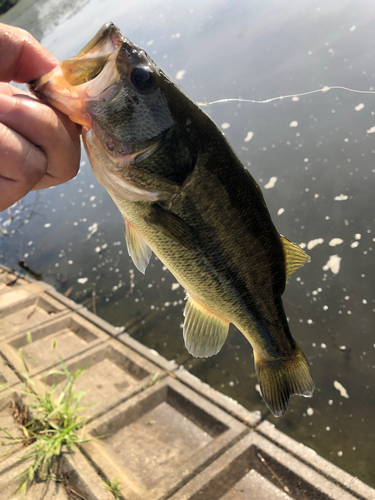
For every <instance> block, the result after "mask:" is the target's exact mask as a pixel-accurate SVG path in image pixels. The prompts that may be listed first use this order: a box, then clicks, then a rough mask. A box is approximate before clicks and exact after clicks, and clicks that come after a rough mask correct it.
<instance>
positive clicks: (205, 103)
mask: <svg viewBox="0 0 375 500" xmlns="http://www.w3.org/2000/svg"><path fill="white" fill-rule="evenodd" d="M337 89H338V90H346V91H348V92H355V93H357V94H375V90H357V89H350V88H348V87H342V86H340V85H333V86H332V87H328V85H325V86H324V87H322V88H321V89H316V90H309V91H308V92H301V93H300V94H289V95H281V96H278V97H271V98H270V99H264V100H263V101H256V100H254V99H241V98H233V99H218V100H217V101H211V102H197V103H196V104H197V105H198V106H210V105H211V104H219V103H222V102H251V103H254V104H267V103H268V102H273V101H278V100H279V101H282V100H283V99H289V98H293V97H301V96H305V95H310V94H317V93H318V92H328V91H329V90H337Z"/></svg>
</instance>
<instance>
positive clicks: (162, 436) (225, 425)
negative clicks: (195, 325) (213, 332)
mask: <svg viewBox="0 0 375 500" xmlns="http://www.w3.org/2000/svg"><path fill="white" fill-rule="evenodd" d="M87 432H88V436H100V435H104V436H105V437H103V438H102V439H98V440H95V441H90V442H88V443H85V444H83V445H82V448H83V451H84V453H85V454H86V455H87V456H89V457H90V460H91V461H92V462H93V463H94V466H95V468H96V469H98V470H99V471H100V473H101V474H102V475H104V476H105V477H107V478H114V477H117V478H118V479H119V480H120V482H121V484H122V485H123V490H122V491H123V496H124V498H126V499H127V500H145V499H146V498H147V500H156V499H162V498H167V497H169V496H170V495H171V494H173V492H174V491H176V490H177V489H178V488H180V487H181V486H182V485H183V484H184V483H186V482H187V481H189V479H191V477H192V476H193V475H194V474H196V473H197V471H199V470H201V469H202V468H203V467H204V466H205V465H207V464H208V463H210V462H211V461H213V460H214V459H215V458H217V456H218V455H219V454H220V453H222V452H223V450H225V449H227V448H228V447H229V446H231V445H232V444H233V442H235V441H236V440H237V439H239V438H240V437H241V436H243V435H244V434H246V433H247V432H248V430H247V428H246V426H244V425H243V424H241V423H240V422H238V421H237V420H235V419H234V418H232V417H231V416H230V415H228V414H227V413H225V412H223V411H222V410H220V409H218V408H216V407H215V406H214V405H212V404H211V403H209V402H208V401H206V400H205V399H203V398H202V397H200V396H199V395H197V394H196V393H194V392H193V391H191V390H190V389H188V388H187V387H185V386H184V385H182V384H181V383H180V382H178V381H177V380H175V379H173V378H171V377H166V378H165V379H163V380H162V381H160V382H158V383H156V384H155V385H154V386H153V387H151V388H148V389H147V390H145V391H144V392H142V393H140V394H138V395H136V396H134V397H133V398H131V399H130V400H128V401H126V402H125V403H122V404H120V405H119V406H116V408H114V409H113V410H111V411H110V412H108V413H106V414H104V415H103V416H102V417H100V418H98V419H95V420H93V421H92V422H91V423H90V424H89V425H88V427H87Z"/></svg>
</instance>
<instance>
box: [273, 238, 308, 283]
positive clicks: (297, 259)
mask: <svg viewBox="0 0 375 500" xmlns="http://www.w3.org/2000/svg"><path fill="white" fill-rule="evenodd" d="M280 238H281V243H282V244H283V248H284V254H285V273H286V279H288V278H289V276H290V275H291V274H293V273H294V271H297V269H299V268H300V267H302V266H303V265H304V264H306V262H309V260H310V257H309V255H307V253H306V252H304V251H303V250H302V248H301V247H299V246H298V245H296V244H295V243H292V242H291V241H289V240H287V239H286V238H285V237H284V236H280Z"/></svg>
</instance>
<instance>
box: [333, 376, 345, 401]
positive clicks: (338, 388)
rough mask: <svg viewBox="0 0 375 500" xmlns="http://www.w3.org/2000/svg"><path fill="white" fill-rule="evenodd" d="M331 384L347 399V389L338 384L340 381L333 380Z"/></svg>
mask: <svg viewBox="0 0 375 500" xmlns="http://www.w3.org/2000/svg"><path fill="white" fill-rule="evenodd" d="M333 386H334V388H335V389H337V390H338V391H339V393H340V396H341V397H343V398H346V399H349V394H348V392H347V390H346V389H345V387H344V386H343V385H342V384H340V382H338V381H337V380H335V381H334V382H333Z"/></svg>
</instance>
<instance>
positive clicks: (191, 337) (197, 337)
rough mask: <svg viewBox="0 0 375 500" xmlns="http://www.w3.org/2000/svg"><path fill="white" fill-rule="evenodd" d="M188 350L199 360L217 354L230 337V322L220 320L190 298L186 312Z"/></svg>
mask: <svg viewBox="0 0 375 500" xmlns="http://www.w3.org/2000/svg"><path fill="white" fill-rule="evenodd" d="M184 316H185V322H184V340H185V346H186V349H187V350H188V351H189V352H190V354H192V355H193V356H195V357H197V358H207V357H209V356H212V355H213V354H217V353H218V352H219V351H220V349H221V348H222V347H223V344H224V342H225V340H226V338H227V335H228V329H229V321H226V320H225V319H222V318H219V317H218V316H216V314H213V313H212V312H211V311H209V310H208V309H207V308H206V307H204V306H202V305H201V304H200V303H199V302H197V301H196V300H194V299H193V298H192V297H189V299H188V301H187V304H186V306H185V311H184Z"/></svg>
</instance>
